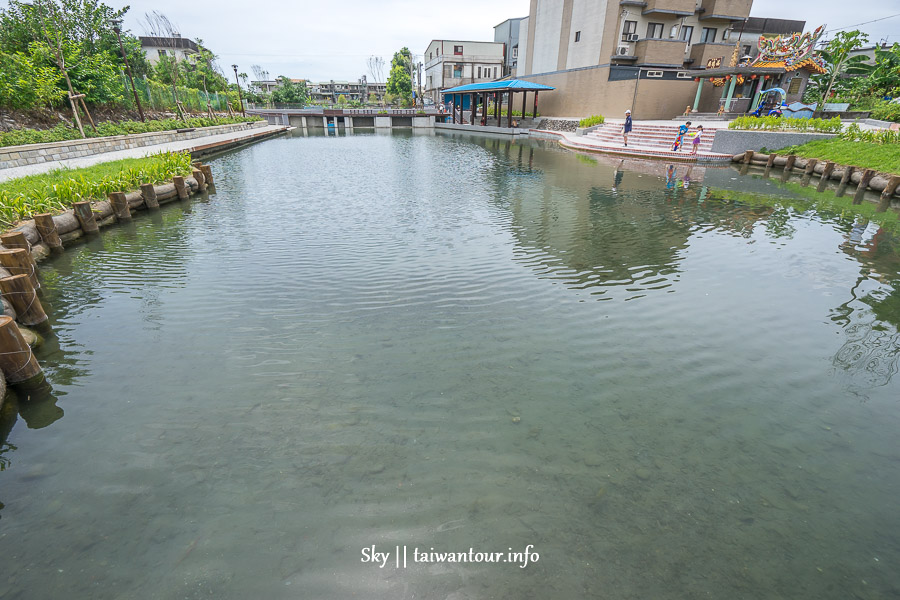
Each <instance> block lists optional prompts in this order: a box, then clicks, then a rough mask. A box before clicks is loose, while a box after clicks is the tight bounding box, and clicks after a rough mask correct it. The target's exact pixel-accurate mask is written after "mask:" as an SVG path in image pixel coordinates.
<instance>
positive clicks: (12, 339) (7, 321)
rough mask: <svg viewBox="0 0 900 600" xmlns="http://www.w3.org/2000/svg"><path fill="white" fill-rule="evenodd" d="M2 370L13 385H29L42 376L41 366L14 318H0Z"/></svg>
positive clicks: (0, 361) (0, 368) (0, 358)
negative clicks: (31, 381) (29, 382)
mask: <svg viewBox="0 0 900 600" xmlns="http://www.w3.org/2000/svg"><path fill="white" fill-rule="evenodd" d="M0 370H2V371H3V375H5V376H6V381H8V382H9V383H11V384H16V383H27V382H28V381H29V380H31V379H36V378H38V377H39V376H40V375H41V366H40V365H39V364H38V362H37V359H35V358H34V354H33V353H32V352H31V348H30V347H29V346H28V344H27V343H26V342H25V338H23V337H22V332H21V331H19V328H18V327H17V326H16V323H15V322H14V321H13V319H12V317H9V316H6V315H3V316H0Z"/></svg>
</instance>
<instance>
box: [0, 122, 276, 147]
mask: <svg viewBox="0 0 900 600" xmlns="http://www.w3.org/2000/svg"><path fill="white" fill-rule="evenodd" d="M261 120H262V118H261V117H253V116H251V117H219V118H216V119H210V118H209V117H193V118H189V119H188V120H187V122H185V121H182V120H180V119H158V120H155V121H147V122H145V123H142V122H140V121H120V122H118V123H113V122H107V123H100V124H99V125H97V130H96V131H94V129H93V128H92V127H91V126H90V125H85V126H84V134H85V135H86V136H87V137H89V138H96V137H106V136H111V135H125V134H129V133H150V132H154V131H173V130H175V129H183V128H188V127H210V126H213V125H231V124H234V123H246V122H248V121H261ZM77 139H81V134H80V133H79V132H78V130H77V129H75V128H73V127H70V126H66V125H57V126H56V127H54V128H53V129H16V130H13V131H8V132H6V133H0V147H3V146H22V145H25V144H46V143H49V142H62V141H65V140H77Z"/></svg>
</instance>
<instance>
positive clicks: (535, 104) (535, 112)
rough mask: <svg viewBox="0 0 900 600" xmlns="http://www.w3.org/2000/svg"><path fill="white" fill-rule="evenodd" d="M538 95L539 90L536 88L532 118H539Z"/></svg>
mask: <svg viewBox="0 0 900 600" xmlns="http://www.w3.org/2000/svg"><path fill="white" fill-rule="evenodd" d="M537 95H538V91H537V90H534V109H532V111H531V118H532V119H536V118H537Z"/></svg>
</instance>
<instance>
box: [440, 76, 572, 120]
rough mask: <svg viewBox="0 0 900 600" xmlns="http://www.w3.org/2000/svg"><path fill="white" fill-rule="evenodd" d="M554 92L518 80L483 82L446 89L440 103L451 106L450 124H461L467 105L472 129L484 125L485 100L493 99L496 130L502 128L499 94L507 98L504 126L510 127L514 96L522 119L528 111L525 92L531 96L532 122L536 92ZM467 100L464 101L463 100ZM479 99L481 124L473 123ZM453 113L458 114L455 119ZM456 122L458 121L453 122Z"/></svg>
mask: <svg viewBox="0 0 900 600" xmlns="http://www.w3.org/2000/svg"><path fill="white" fill-rule="evenodd" d="M554 89H556V88H553V87H550V86H549V85H542V84H540V83H533V82H531V81H522V80H521V79H507V80H504V81H485V82H482V83H470V84H467V85H460V86H457V87H454V88H450V89H447V90H444V91H443V92H441V94H442V95H443V97H444V102H445V103H446V102H447V101H448V100H450V101H452V102H453V110H452V111H451V113H452V116H453V121H452V122H453V123H463V122H464V118H463V110H464V108H463V107H464V105H465V104H468V107H469V110H470V111H471V118H470V119H469V122H470V123H471V124H472V125H476V124H478V123H479V122H480V123H481V125H488V118H489V116H490V115H488V100H489V99H493V101H494V118H495V119H496V120H497V122H496V125H497V127H502V125H501V124H500V123H501V118H502V117H501V115H500V105H501V104H503V94H507V100H506V105H507V107H508V108H507V111H506V126H507V127H512V113H513V104H514V102H513V101H514V99H515V96H514V94H517V93H521V94H522V116H523V117H524V116H525V114H526V111H527V108H528V92H533V93H534V103H533V108H532V112H531V116H532V118H534V117H536V116H537V106H538V92H542V91H550V90H554ZM466 96H468V98H466ZM479 96H480V97H481V106H482V110H481V120H480V121H479V120H478V119H477V112H478V104H479ZM466 99H467V100H468V102H467V103H466V102H464V100H466ZM457 110H458V111H459V114H458V116H457ZM457 118H458V120H457Z"/></svg>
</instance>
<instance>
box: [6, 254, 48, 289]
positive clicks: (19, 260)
mask: <svg viewBox="0 0 900 600" xmlns="http://www.w3.org/2000/svg"><path fill="white" fill-rule="evenodd" d="M0 265H2V266H3V267H5V268H6V270H7V271H9V272H10V274H11V275H28V278H29V279H31V285H32V286H33V287H34V288H35V289H39V288H40V287H41V282H40V280H39V279H38V276H37V268H35V266H34V260H33V259H32V258H31V253H29V252H28V250H25V249H24V248H13V249H12V250H0Z"/></svg>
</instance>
